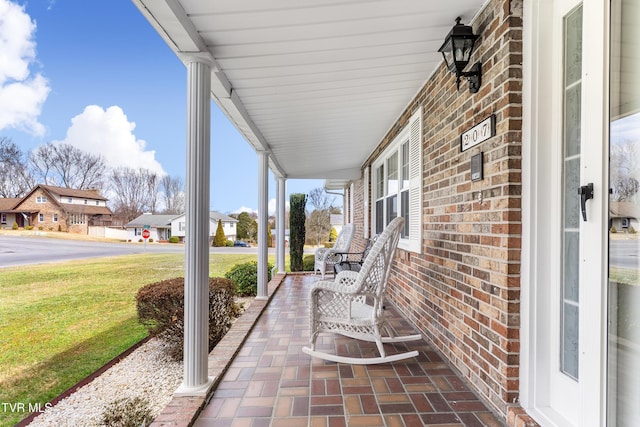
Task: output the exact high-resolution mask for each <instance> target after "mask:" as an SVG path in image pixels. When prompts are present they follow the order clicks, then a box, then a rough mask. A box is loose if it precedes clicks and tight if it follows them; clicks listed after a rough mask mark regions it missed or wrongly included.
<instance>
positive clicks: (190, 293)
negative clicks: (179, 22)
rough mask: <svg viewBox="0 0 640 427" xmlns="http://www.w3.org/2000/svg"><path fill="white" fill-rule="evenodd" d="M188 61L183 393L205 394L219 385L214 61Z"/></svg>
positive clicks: (189, 59)
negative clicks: (212, 341)
mask: <svg viewBox="0 0 640 427" xmlns="http://www.w3.org/2000/svg"><path fill="white" fill-rule="evenodd" d="M185 62H186V65H187V75H188V77H187V170H186V197H185V208H186V211H185V214H186V216H185V224H186V237H185V240H186V243H185V262H184V378H183V381H182V385H181V386H180V387H179V388H178V390H176V392H175V394H176V395H179V396H203V395H206V393H207V391H208V389H209V388H210V387H211V385H212V384H213V382H212V380H211V378H209V376H208V368H207V357H208V353H209V340H208V329H209V177H210V148H211V147H210V142H211V141H210V136H211V132H210V131H211V130H210V126H211V123H210V120H211V119H210V117H211V113H210V111H211V64H210V63H209V62H208V61H207V60H206V59H205V58H199V57H197V56H192V57H189V58H187V59H186V61H185Z"/></svg>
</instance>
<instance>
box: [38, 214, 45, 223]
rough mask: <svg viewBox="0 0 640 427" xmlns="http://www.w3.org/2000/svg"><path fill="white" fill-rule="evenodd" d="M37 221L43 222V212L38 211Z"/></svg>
mask: <svg viewBox="0 0 640 427" xmlns="http://www.w3.org/2000/svg"><path fill="white" fill-rule="evenodd" d="M38 222H44V214H43V213H39V214H38Z"/></svg>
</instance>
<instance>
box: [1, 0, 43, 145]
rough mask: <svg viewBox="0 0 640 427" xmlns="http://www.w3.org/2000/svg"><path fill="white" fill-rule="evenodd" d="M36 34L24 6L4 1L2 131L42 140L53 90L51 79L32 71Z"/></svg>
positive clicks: (2, 9)
mask: <svg viewBox="0 0 640 427" xmlns="http://www.w3.org/2000/svg"><path fill="white" fill-rule="evenodd" d="M35 30H36V24H35V22H34V21H32V20H31V17H30V16H29V15H28V14H27V13H25V11H24V7H23V6H19V5H17V4H15V3H12V2H10V1H8V0H0V130H2V129H8V128H16V129H22V130H25V131H27V132H30V133H33V134H35V135H39V136H40V135H43V134H44V132H45V128H44V126H43V125H42V124H41V123H40V122H39V121H38V117H39V116H40V112H41V111H42V105H43V104H44V101H45V100H46V99H47V96H48V95H49V92H50V91H51V89H50V88H49V82H48V81H47V79H45V78H44V77H43V76H42V75H41V74H39V73H36V74H35V75H32V72H31V70H30V67H31V66H32V65H33V63H34V62H35V60H36V43H35V41H34V33H35Z"/></svg>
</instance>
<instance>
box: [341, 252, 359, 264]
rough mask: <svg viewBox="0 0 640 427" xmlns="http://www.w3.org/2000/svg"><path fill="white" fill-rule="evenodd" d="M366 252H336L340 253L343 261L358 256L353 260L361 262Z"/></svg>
mask: <svg viewBox="0 0 640 427" xmlns="http://www.w3.org/2000/svg"><path fill="white" fill-rule="evenodd" d="M363 253H364V252H336V253H335V254H336V255H340V257H341V258H342V262H347V261H349V259H352V258H357V260H354V261H353V262H360V261H361V260H362V254H363Z"/></svg>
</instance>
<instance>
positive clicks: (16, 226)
mask: <svg viewBox="0 0 640 427" xmlns="http://www.w3.org/2000/svg"><path fill="white" fill-rule="evenodd" d="M11 229H12V230H17V229H18V223H17V222H14V223H13V225H12V226H11Z"/></svg>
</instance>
